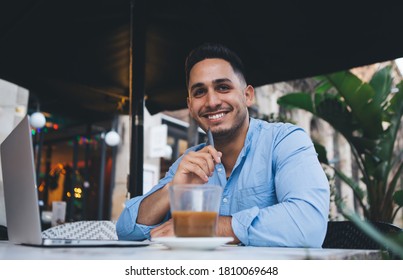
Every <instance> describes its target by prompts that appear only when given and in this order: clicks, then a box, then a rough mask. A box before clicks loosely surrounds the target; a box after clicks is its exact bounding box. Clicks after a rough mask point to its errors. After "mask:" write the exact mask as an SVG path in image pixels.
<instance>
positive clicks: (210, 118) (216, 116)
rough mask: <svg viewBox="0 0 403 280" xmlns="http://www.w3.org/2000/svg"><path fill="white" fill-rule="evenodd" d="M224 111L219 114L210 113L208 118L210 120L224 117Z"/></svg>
mask: <svg viewBox="0 0 403 280" xmlns="http://www.w3.org/2000/svg"><path fill="white" fill-rule="evenodd" d="M224 115H225V114H224V113H221V114H217V115H209V116H208V119H209V120H216V119H219V118H222V117H224Z"/></svg>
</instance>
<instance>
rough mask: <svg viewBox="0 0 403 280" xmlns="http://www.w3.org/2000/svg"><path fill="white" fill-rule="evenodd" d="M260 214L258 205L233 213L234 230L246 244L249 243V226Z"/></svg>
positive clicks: (232, 223)
mask: <svg viewBox="0 0 403 280" xmlns="http://www.w3.org/2000/svg"><path fill="white" fill-rule="evenodd" d="M258 214H259V208H258V207H257V206H255V207H252V208H250V209H246V210H243V211H240V212H237V213H235V214H232V221H231V225H232V230H233V231H234V234H235V235H236V237H238V239H239V240H240V241H241V242H242V244H244V245H249V238H248V236H249V234H248V231H249V227H250V225H251V224H252V222H253V220H254V219H255V218H256V216H257V215H258Z"/></svg>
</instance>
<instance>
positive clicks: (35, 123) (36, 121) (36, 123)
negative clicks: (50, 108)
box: [29, 112, 46, 128]
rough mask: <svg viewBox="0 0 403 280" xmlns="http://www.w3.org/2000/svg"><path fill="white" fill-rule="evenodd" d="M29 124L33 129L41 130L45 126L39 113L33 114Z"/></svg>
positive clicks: (42, 116)
mask: <svg viewBox="0 0 403 280" xmlns="http://www.w3.org/2000/svg"><path fill="white" fill-rule="evenodd" d="M29 122H30V124H31V126H32V127H34V128H42V127H44V126H45V124H46V118H45V116H44V115H43V114H42V113H41V112H35V113H33V114H32V115H31V117H30V118H29Z"/></svg>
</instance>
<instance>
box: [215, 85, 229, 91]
mask: <svg viewBox="0 0 403 280" xmlns="http://www.w3.org/2000/svg"><path fill="white" fill-rule="evenodd" d="M229 89H230V87H229V86H227V85H219V86H217V90H219V91H228V90H229Z"/></svg>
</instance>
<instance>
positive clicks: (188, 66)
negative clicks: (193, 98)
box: [185, 43, 246, 87]
mask: <svg viewBox="0 0 403 280" xmlns="http://www.w3.org/2000/svg"><path fill="white" fill-rule="evenodd" d="M208 58H220V59H223V60H225V61H227V62H228V63H229V64H230V65H231V67H232V69H233V70H234V72H235V73H236V74H238V75H239V76H240V77H241V78H242V79H243V80H244V81H246V79H245V74H244V67H243V63H242V60H241V59H240V58H239V56H238V55H237V54H236V53H235V52H233V51H232V50H230V49H228V48H227V47H225V46H223V45H221V44H219V43H204V44H202V45H200V46H199V47H197V48H195V49H193V50H192V51H191V52H190V53H189V55H188V57H187V58H186V61H185V74H186V87H188V86H189V75H190V71H191V70H192V68H193V66H195V64H196V63H198V62H200V61H202V60H205V59H208Z"/></svg>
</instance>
